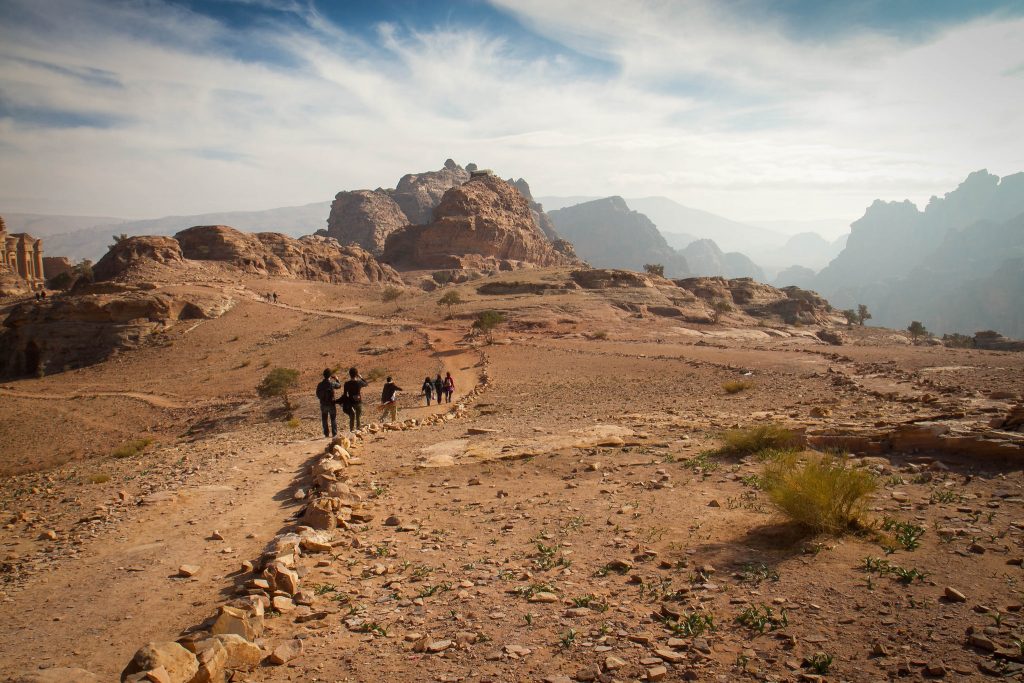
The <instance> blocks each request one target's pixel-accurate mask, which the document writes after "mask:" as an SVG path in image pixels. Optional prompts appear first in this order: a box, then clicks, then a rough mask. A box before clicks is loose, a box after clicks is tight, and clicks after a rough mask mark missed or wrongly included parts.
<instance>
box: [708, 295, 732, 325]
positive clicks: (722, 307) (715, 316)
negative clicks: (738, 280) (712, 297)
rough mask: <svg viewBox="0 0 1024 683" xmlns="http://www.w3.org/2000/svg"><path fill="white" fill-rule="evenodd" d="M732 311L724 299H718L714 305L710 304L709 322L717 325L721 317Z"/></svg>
mask: <svg viewBox="0 0 1024 683" xmlns="http://www.w3.org/2000/svg"><path fill="white" fill-rule="evenodd" d="M731 310H732V306H731V305H730V304H729V302H728V301H726V300H725V299H719V300H718V301H716V302H715V303H713V304H711V322H713V323H714V324H716V325H717V324H718V321H719V320H721V319H722V315H723V314H725V313H728V312H729V311H731Z"/></svg>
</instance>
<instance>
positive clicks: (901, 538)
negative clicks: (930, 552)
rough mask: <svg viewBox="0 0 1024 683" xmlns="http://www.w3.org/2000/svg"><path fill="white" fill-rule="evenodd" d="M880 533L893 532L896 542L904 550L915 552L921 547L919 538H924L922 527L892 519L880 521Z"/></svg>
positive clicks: (887, 518)
mask: <svg viewBox="0 0 1024 683" xmlns="http://www.w3.org/2000/svg"><path fill="white" fill-rule="evenodd" d="M882 531H893V532H895V534H894V535H895V538H896V541H897V542H898V543H899V544H900V545H901V546H903V549H904V550H908V551H910V550H917V549H918V548H920V547H921V537H922V536H924V531H925V529H924V527H923V526H920V525H918V524H912V523H910V522H901V521H899V520H898V519H895V518H893V517H885V518H883V519H882Z"/></svg>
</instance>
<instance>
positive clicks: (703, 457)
mask: <svg viewBox="0 0 1024 683" xmlns="http://www.w3.org/2000/svg"><path fill="white" fill-rule="evenodd" d="M715 455H717V451H701V452H700V453H698V454H697V455H695V456H693V457H692V458H687V459H686V460H683V461H682V463H683V465H685V466H686V467H688V468H690V469H691V470H693V472H694V474H708V473H709V472H714V471H715V470H717V469H718V461H716V460H714V456H715Z"/></svg>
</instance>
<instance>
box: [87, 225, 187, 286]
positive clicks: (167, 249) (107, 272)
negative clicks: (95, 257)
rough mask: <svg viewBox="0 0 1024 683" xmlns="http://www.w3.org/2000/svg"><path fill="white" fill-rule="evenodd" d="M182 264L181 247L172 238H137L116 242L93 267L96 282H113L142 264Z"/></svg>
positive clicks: (147, 236)
mask: <svg viewBox="0 0 1024 683" xmlns="http://www.w3.org/2000/svg"><path fill="white" fill-rule="evenodd" d="M181 262H182V256H181V245H179V244H178V241H177V240H175V239H174V238H173V237H159V236H149V235H144V236H139V237H128V238H126V239H122V240H118V241H117V243H115V244H114V245H112V246H111V247H110V250H109V251H107V253H106V254H105V255H104V256H103V258H101V259H100V260H99V262H98V263H97V264H96V265H95V266H94V267H93V275H94V276H95V278H96V280H98V281H102V280H113V279H114V278H116V277H119V276H121V275H124V274H125V273H127V272H128V271H130V270H132V269H133V268H138V267H140V266H142V265H143V264H144V263H156V264H160V265H173V264H176V263H181Z"/></svg>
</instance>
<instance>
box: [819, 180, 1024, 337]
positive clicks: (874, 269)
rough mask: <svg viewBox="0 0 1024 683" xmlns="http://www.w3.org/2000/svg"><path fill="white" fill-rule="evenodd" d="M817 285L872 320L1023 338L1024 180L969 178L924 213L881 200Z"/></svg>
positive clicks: (857, 223)
mask: <svg viewBox="0 0 1024 683" xmlns="http://www.w3.org/2000/svg"><path fill="white" fill-rule="evenodd" d="M851 228H852V232H851V233H850V237H849V240H848V242H847V245H846V248H845V249H843V251H842V252H841V253H840V254H839V255H838V256H837V257H836V258H835V259H834V260H833V261H832V262H831V263H830V264H829V265H828V266H827V267H825V268H824V269H823V270H822V271H821V272H820V273H818V274H817V276H815V278H814V281H813V287H814V289H816V290H817V291H819V292H820V293H822V294H823V295H825V296H826V297H827V298H828V299H829V301H830V302H831V303H832V304H833V305H835V306H838V307H840V308H849V307H853V306H855V305H856V304H860V303H863V304H865V305H867V306H868V308H869V310H870V311H871V312H872V315H873V318H872V322H873V323H876V324H880V325H885V326H888V327H897V328H904V327H906V326H907V325H908V324H909V323H910V322H911V321H912V320H919V321H921V322H922V323H924V325H925V327H927V328H928V329H929V330H931V331H933V332H937V333H942V332H961V333H965V334H971V333H974V332H976V331H978V330H979V329H994V330H997V331H999V332H1002V333H1003V334H1007V335H1010V336H1014V337H1022V336H1024V296H1022V294H1024V173H1017V174H1015V175H1010V176H1006V177H1004V178H1002V179H1000V178H999V177H998V176H995V175H992V174H991V173H988V171H984V170H982V171H976V172H974V173H971V174H970V175H969V176H968V177H967V179H966V180H964V182H963V183H961V184H960V186H959V187H957V188H956V189H955V190H954V191H952V192H949V193H947V194H946V195H945V196H944V197H941V198H940V197H932V198H931V200H930V201H929V202H928V205H927V206H926V207H925V210H924V211H921V210H919V209H918V208H917V206H915V205H914V204H913V203H912V202H910V201H903V202H883V201H880V200H879V201H875V203H873V204H872V205H871V206H870V207H868V209H867V211H866V212H865V213H864V216H863V217H862V218H860V219H859V220H857V221H855V222H854V223H853V225H852V226H851Z"/></svg>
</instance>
